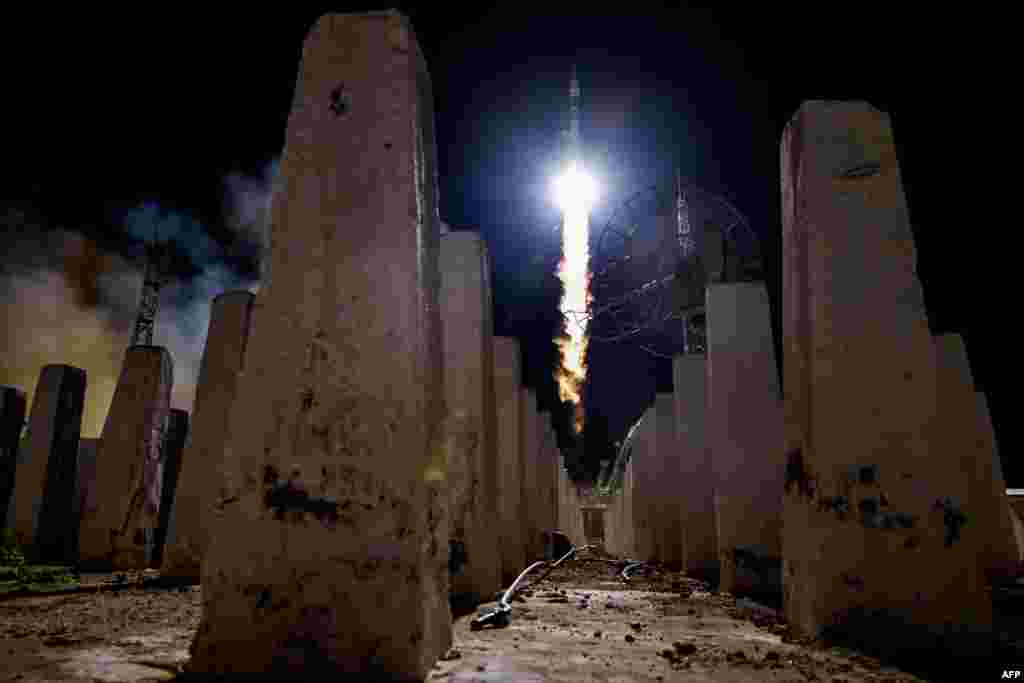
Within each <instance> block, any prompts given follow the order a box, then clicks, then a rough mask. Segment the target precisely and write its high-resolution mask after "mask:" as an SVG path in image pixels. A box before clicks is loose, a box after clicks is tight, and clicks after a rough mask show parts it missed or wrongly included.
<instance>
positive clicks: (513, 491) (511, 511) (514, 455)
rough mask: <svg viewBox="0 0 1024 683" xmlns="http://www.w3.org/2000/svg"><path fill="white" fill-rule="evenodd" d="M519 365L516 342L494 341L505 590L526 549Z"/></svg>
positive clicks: (520, 568)
mask: <svg viewBox="0 0 1024 683" xmlns="http://www.w3.org/2000/svg"><path fill="white" fill-rule="evenodd" d="M521 377H522V365H521V361H520V355H519V341H518V340H516V339H512V338H510V337H495V338H494V395H495V398H496V401H495V408H496V411H497V425H496V426H497V435H498V463H499V478H498V501H499V506H500V508H501V514H500V517H501V568H502V576H501V582H502V585H503V586H508V585H510V584H511V582H512V581H514V580H515V578H516V577H517V576H518V575H519V573H520V572H521V571H523V569H525V568H526V548H525V546H524V539H523V534H522V517H523V505H522V497H523V487H522V481H520V477H521V476H522V464H521V463H520V461H519V460H520V458H521V457H522V449H521V448H520V446H519V439H520V436H521V432H522V427H521V425H520V399H519V394H520V392H521V391H522V387H521V386H520V378H521Z"/></svg>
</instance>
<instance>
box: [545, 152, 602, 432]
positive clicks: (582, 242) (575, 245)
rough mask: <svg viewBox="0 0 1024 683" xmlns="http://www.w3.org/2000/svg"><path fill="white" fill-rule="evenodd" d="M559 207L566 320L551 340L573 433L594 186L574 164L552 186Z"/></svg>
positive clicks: (582, 361) (582, 364) (579, 409)
mask: <svg viewBox="0 0 1024 683" xmlns="http://www.w3.org/2000/svg"><path fill="white" fill-rule="evenodd" d="M556 189H557V191H558V199H559V204H560V206H561V208H562V259H561V261H560V262H559V264H558V279H559V280H561V281H562V287H563V290H562V302H561V305H560V307H559V308H560V310H561V312H562V315H563V316H564V317H565V320H566V335H567V336H562V337H559V338H558V339H556V340H555V342H556V343H557V345H558V350H559V355H560V356H561V365H560V367H559V370H558V372H557V373H556V375H557V376H556V379H557V380H558V393H559V397H560V398H561V400H563V401H571V402H572V403H573V405H574V411H575V420H574V425H575V428H576V433H580V431H581V430H582V429H583V400H582V392H583V383H584V381H585V379H586V372H587V368H586V353H587V325H586V320H587V311H588V309H589V308H590V301H591V296H590V245H589V232H588V225H587V223H588V219H589V216H588V206H589V204H590V202H591V201H593V198H594V194H595V192H594V183H593V181H592V180H591V179H590V178H589V177H588V176H587V175H586V174H585V173H584V172H583V170H582V169H581V168H580V167H579V166H578V165H577V163H576V162H575V161H572V162H570V165H569V168H568V170H567V172H566V173H565V175H564V176H562V177H561V178H560V179H559V181H558V184H557V187H556Z"/></svg>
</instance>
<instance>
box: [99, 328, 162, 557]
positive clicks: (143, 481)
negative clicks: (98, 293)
mask: <svg viewBox="0 0 1024 683" xmlns="http://www.w3.org/2000/svg"><path fill="white" fill-rule="evenodd" d="M173 381H174V366H173V363H172V362H171V354H170V353H169V352H168V351H167V349H165V348H163V347H160V346H133V347H131V348H129V349H128V351H127V352H126V353H125V357H124V365H123V366H122V367H121V376H120V377H119V378H118V381H117V389H116V390H115V391H114V398H113V400H112V401H111V403H110V412H109V413H107V419H106V421H105V422H104V424H103V434H102V436H101V438H100V445H99V449H98V452H97V455H96V500H97V507H96V509H95V511H89V510H87V511H86V513H85V514H83V516H82V519H81V527H80V541H79V555H80V559H81V561H82V562H83V563H85V564H86V565H87V566H88V565H96V566H97V567H112V568H115V569H145V568H146V567H148V566H149V564H150V562H151V561H152V555H153V541H154V539H155V534H156V529H157V526H158V524H159V512H160V487H161V484H162V481H163V466H162V462H161V458H162V452H161V451H162V449H163V443H164V433H165V430H166V428H167V417H168V411H169V410H170V402H171V390H172V389H173Z"/></svg>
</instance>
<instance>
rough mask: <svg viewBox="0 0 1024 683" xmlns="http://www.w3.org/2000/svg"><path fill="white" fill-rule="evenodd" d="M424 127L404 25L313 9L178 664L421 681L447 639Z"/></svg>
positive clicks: (415, 61) (398, 19)
mask: <svg viewBox="0 0 1024 683" xmlns="http://www.w3.org/2000/svg"><path fill="white" fill-rule="evenodd" d="M433 131H434V128H433V109H432V98H431V87H430V78H429V76H428V74H427V70H426V64H425V62H424V59H423V56H422V53H421V51H420V49H419V45H418V43H417V41H416V38H415V34H414V33H413V30H412V28H411V26H410V25H409V22H408V20H407V19H406V18H405V17H404V16H402V15H401V14H399V13H397V12H394V11H388V12H372V13H365V14H349V15H341V14H331V15H326V16H324V17H322V18H321V19H320V20H318V21H317V23H316V25H315V26H314V27H313V29H312V31H311V32H310V33H309V35H308V36H307V37H306V40H305V43H304V45H303V56H302V63H301V65H300V68H299V77H298V82H297V85H296V90H295V99H294V101H293V105H292V110H291V113H290V115H289V120H288V128H287V132H286V135H285V149H284V154H283V157H282V160H281V167H280V180H279V182H278V187H277V190H276V192H275V194H274V197H273V200H272V209H271V216H272V219H271V225H272V231H271V248H270V261H271V268H270V278H269V282H268V281H266V280H265V281H264V282H263V284H262V286H261V289H260V294H259V296H258V297H257V300H256V304H255V309H254V312H253V320H252V330H251V333H250V335H249V341H248V346H247V349H246V352H245V371H244V373H243V374H242V375H241V377H240V379H239V384H238V387H237V390H236V399H235V401H234V403H233V405H232V409H231V419H230V426H229V430H230V434H229V437H228V442H227V448H226V451H225V455H224V460H223V472H224V479H223V482H222V485H223V486H224V489H225V493H226V496H225V498H224V500H223V501H222V504H221V506H220V509H218V510H216V514H215V515H214V518H213V520H212V533H211V543H210V546H209V548H208V552H207V555H206V556H205V557H204V558H203V562H202V577H201V579H202V584H203V616H202V621H201V623H200V626H199V629H198V632H197V634H196V639H195V641H194V642H193V644H192V648H191V652H192V660H191V662H190V663H189V665H188V670H189V672H190V673H202V674H204V675H210V674H215V675H222V676H228V675H230V676H239V675H242V674H247V673H253V672H261V673H262V674H263V675H264V676H270V677H275V676H276V677H278V678H287V677H294V676H296V675H298V674H299V673H300V672H301V674H302V675H304V676H306V677H307V678H317V679H322V680H326V679H328V678H329V677H334V676H337V675H339V674H357V673H358V674H361V675H362V676H365V677H367V678H378V679H389V680H423V678H424V677H425V676H426V675H427V672H428V671H429V670H430V668H431V666H432V665H433V663H434V662H435V661H436V660H437V658H438V657H439V656H440V655H441V654H442V653H443V652H444V651H445V650H446V649H447V648H448V647H449V645H450V643H451V614H450V611H449V609H448V601H447V597H448V570H447V560H448V557H447V553H446V552H445V547H444V543H445V541H446V540H447V538H448V528H447V526H446V525H447V517H446V497H447V495H446V492H445V485H444V479H445V449H444V438H443V432H442V424H443V420H444V414H445V398H444V366H443V356H442V354H443V347H442V339H441V337H442V328H441V319H440V314H439V303H440V302H439V300H438V291H439V289H440V273H439V269H438V252H439V249H440V245H439V240H440V234H439V223H440V220H439V217H438V214H437V205H436V198H437V189H436V188H437V185H436V171H435V168H436V165H435V151H434V132H433Z"/></svg>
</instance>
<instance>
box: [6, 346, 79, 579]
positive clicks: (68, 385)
mask: <svg viewBox="0 0 1024 683" xmlns="http://www.w3.org/2000/svg"><path fill="white" fill-rule="evenodd" d="M85 382H86V379H85V371H84V370H81V369H79V368H74V367H71V366H69V365H47V366H45V367H44V368H43V369H42V371H41V372H40V373H39V383H38V384H37V385H36V390H35V395H34V397H33V399H32V411H31V413H30V414H29V422H28V432H27V433H26V434H25V439H24V441H23V442H22V444H21V446H20V448H19V449H18V465H17V471H16V472H15V475H14V520H13V521H14V532H15V536H16V538H17V539H18V542H19V543H21V544H22V545H23V546H24V547H26V548H30V549H31V553H32V554H33V556H34V559H35V560H37V561H45V562H73V561H74V546H75V534H74V527H73V524H72V522H73V518H74V513H73V511H72V509H71V505H72V497H73V495H74V486H75V470H76V467H77V462H78V440H79V437H80V436H81V431H82V408H83V406H84V402H85Z"/></svg>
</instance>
